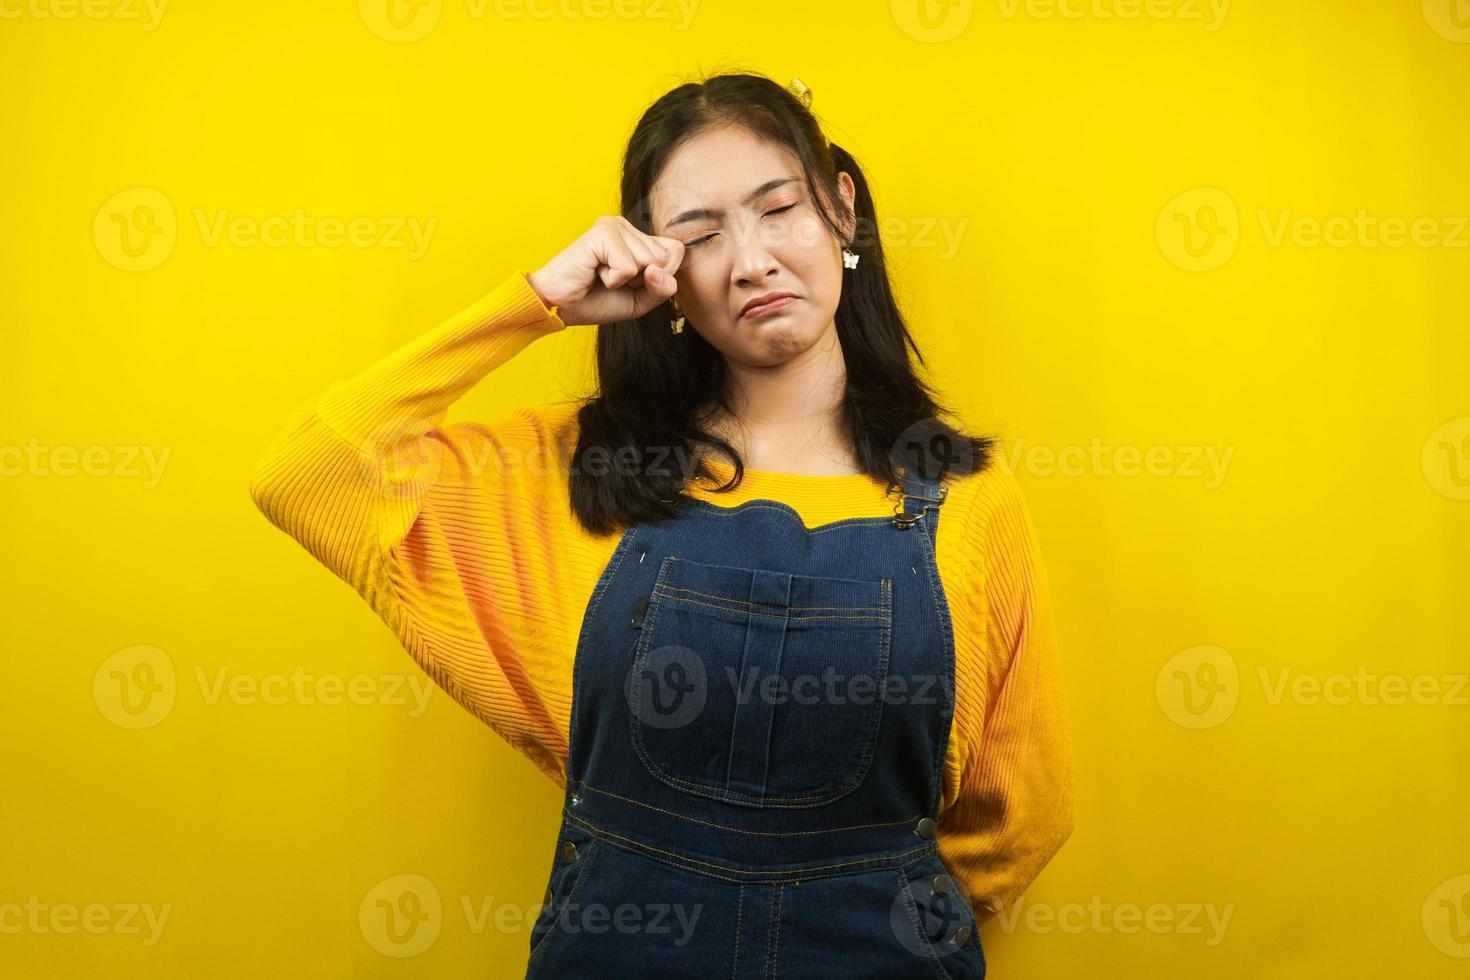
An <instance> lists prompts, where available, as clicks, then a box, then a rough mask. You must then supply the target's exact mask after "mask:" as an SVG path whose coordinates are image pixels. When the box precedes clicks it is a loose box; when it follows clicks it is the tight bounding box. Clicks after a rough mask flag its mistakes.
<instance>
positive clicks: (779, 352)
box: [743, 322, 821, 367]
mask: <svg viewBox="0 0 1470 980" xmlns="http://www.w3.org/2000/svg"><path fill="white" fill-rule="evenodd" d="M746 329H747V330H750V329H751V328H750V327H746ZM753 333H754V336H753V337H751V338H749V339H748V340H747V342H746V343H745V344H744V345H743V346H744V347H745V349H746V351H747V353H748V354H749V356H750V358H751V360H752V363H755V364H759V365H761V366H762V367H769V366H771V365H773V364H780V363H782V362H783V361H789V360H790V359H791V358H793V357H796V356H797V355H799V354H803V353H805V352H806V351H807V350H809V349H810V348H811V347H813V346H814V345H815V344H816V343H817V341H818V340H820V339H821V332H820V331H818V330H814V329H812V328H811V327H809V326H806V325H804V324H801V323H795V322H789V323H788V322H781V323H778V322H771V323H760V324H756V325H755V329H754V331H753Z"/></svg>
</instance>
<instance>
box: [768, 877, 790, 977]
mask: <svg viewBox="0 0 1470 980" xmlns="http://www.w3.org/2000/svg"><path fill="white" fill-rule="evenodd" d="M784 892H785V886H784V885H782V884H781V883H780V882H777V883H776V888H775V891H773V892H772V893H771V905H770V908H771V921H770V923H769V926H770V928H769V931H768V932H767V935H766V975H767V976H768V977H770V978H771V980H775V978H776V957H777V956H779V955H780V952H781V898H782V895H783V894H784Z"/></svg>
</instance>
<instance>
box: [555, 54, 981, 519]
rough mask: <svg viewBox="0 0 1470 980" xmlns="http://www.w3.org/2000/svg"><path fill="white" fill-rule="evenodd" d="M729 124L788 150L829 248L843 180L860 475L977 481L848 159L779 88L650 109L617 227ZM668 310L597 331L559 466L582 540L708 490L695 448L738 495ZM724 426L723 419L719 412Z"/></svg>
mask: <svg viewBox="0 0 1470 980" xmlns="http://www.w3.org/2000/svg"><path fill="white" fill-rule="evenodd" d="M731 124H734V125H738V126H742V127H744V128H745V129H747V130H749V131H750V132H751V133H753V134H755V135H757V136H760V137H763V138H765V139H768V140H771V141H774V142H776V143H779V144H781V145H783V146H785V147H787V148H789V149H790V150H791V151H792V152H793V153H795V154H796V156H797V158H798V159H799V160H800V161H801V166H802V170H803V171H804V172H805V175H806V181H807V187H808V189H809V190H810V192H811V196H812V200H814V201H817V202H820V204H819V206H818V211H819V213H820V214H821V216H822V221H823V223H824V224H826V226H827V227H828V228H829V229H831V231H832V233H833V234H834V235H835V236H837V237H838V238H839V240H840V239H841V237H842V235H843V231H842V228H843V225H844V224H845V222H844V221H843V220H842V219H843V216H842V215H841V214H839V213H837V209H840V208H841V197H840V195H839V191H838V183H837V174H838V173H839V172H841V171H846V172H847V173H848V175H850V176H851V178H852V181H853V184H854V187H855V189H856V196H855V199H854V202H853V205H854V210H855V212H856V215H855V217H856V226H855V229H856V230H855V231H854V233H853V237H852V241H851V242H850V243H847V247H848V248H850V249H851V250H852V251H854V252H856V253H857V254H858V255H859V256H860V258H861V261H859V263H858V265H857V268H856V269H853V270H844V274H843V281H842V296H841V299H840V300H839V301H838V305H837V314H836V328H837V336H838V338H839V340H840V342H841V344H842V354H843V360H844V362H845V364H846V370H847V382H846V388H845V391H844V392H843V400H842V406H841V417H840V423H841V427H842V429H843V430H845V434H846V435H847V436H848V438H849V439H850V440H851V443H852V448H853V450H854V453H855V455H856V457H857V461H858V465H859V466H860V467H861V469H862V470H863V472H865V473H867V474H869V475H870V476H873V477H875V478H877V479H880V480H884V481H895V480H897V479H898V468H899V467H900V466H902V467H905V468H908V469H910V470H911V471H913V470H917V471H919V472H923V473H924V474H925V475H927V476H943V474H944V472H946V471H953V472H959V473H970V472H977V471H979V470H982V469H984V468H985V466H986V465H987V464H988V463H989V461H990V458H991V453H992V451H993V449H994V444H995V440H994V439H993V438H991V437H988V436H971V435H967V434H965V433H963V432H961V431H960V430H959V429H958V428H956V427H955V426H954V425H952V424H951V423H950V422H949V421H945V420H946V419H953V415H952V414H951V413H950V412H949V411H948V410H946V409H945V408H943V407H942V406H940V405H939V404H938V402H937V401H936V398H935V395H934V392H933V391H932V389H931V388H930V387H929V386H928V385H927V384H926V383H925V382H924V381H923V380H922V379H921V378H920V377H919V376H918V373H917V372H916V370H915V368H914V364H913V363H912V362H911V361H910V358H909V352H910V351H912V352H913V355H914V357H915V358H917V359H918V362H919V363H920V364H922V363H923V361H924V359H923V355H922V354H921V353H920V352H919V348H918V346H917V345H916V344H915V343H914V339H913V337H912V336H911V335H910V333H909V330H908V327H907V325H906V324H905V323H904V319H903V316H902V314H901V313H900V312H899V310H898V304H897V303H896V302H895V300H894V297H893V290H892V287H891V285H890V283H889V281H888V270H887V267H886V266H885V264H884V261H883V245H882V242H881V241H880V240H879V237H878V233H877V229H878V221H877V215H876V213H875V211H874V207H873V198H872V195H871V194H870V192H869V190H868V185H867V181H866V179H865V178H864V177H863V172H862V169H861V168H860V167H859V166H858V164H857V161H856V160H854V159H853V157H852V155H851V154H849V153H848V152H847V151H846V150H844V149H843V148H842V147H840V146H838V145H837V144H836V143H829V142H828V141H827V138H826V137H825V136H824V135H823V134H822V130H821V127H820V126H819V125H818V123H817V119H816V117H815V116H813V115H812V113H811V112H810V111H809V110H808V109H807V107H806V106H805V105H803V104H802V102H801V100H800V99H798V98H797V97H796V95H795V94H793V93H792V92H791V91H790V90H788V89H787V88H785V87H784V86H782V85H780V84H778V83H776V82H775V81H773V80H771V79H770V78H767V77H765V76H763V75H758V74H750V73H743V72H741V73H728V74H718V75H713V76H711V77H708V78H706V79H705V80H704V81H702V82H688V83H686V84H683V85H680V86H678V87H677V88H675V89H673V90H672V91H670V92H668V93H666V94H665V95H663V96H662V97H661V98H659V99H658V101H656V102H654V103H653V105H651V106H650V107H649V108H648V110H647V111H646V112H644V114H643V116H642V118H641V119H639V121H638V124H637V126H636V127H635V128H634V131H633V135H632V136H631V138H630V139H629V140H628V146H627V149H626V150H625V152H624V154H623V173H622V187H621V193H622V203H621V209H622V215H623V217H624V218H626V219H627V220H628V221H629V222H630V223H631V224H632V225H633V226H634V227H635V228H637V229H638V230H639V231H641V232H643V233H644V234H649V235H651V234H652V224H651V222H652V215H651V214H650V213H649V211H650V209H649V202H650V200H651V195H652V191H653V185H654V183H655V182H656V181H657V180H658V177H659V174H660V173H661V172H662V171H663V168H664V166H665V164H666V163H667V162H668V160H669V158H670V156H672V154H673V152H674V151H675V150H676V149H677V148H678V147H679V146H680V145H682V144H683V143H685V142H687V141H688V140H690V139H692V138H693V137H694V136H696V135H698V134H699V133H700V132H702V131H704V130H706V129H710V128H715V127H722V126H728V125H731ZM673 316H674V314H673V308H672V303H670V302H665V303H661V304H659V305H658V306H656V307H654V308H653V309H652V310H650V311H648V312H647V313H646V314H644V315H643V316H641V317H639V318H638V319H636V320H627V321H619V322H616V323H605V324H600V325H599V326H598V329H597V378H598V388H599V390H598V393H597V394H595V395H594V396H592V397H590V398H588V399H586V400H585V401H584V402H583V403H582V404H581V406H580V407H579V409H578V412H577V421H578V428H579V432H578V437H577V447H576V451H575V452H574V454H573V456H572V466H571V478H570V479H571V486H570V493H571V503H572V509H573V511H574V512H575V513H576V515H577V519H578V520H579V521H580V522H581V523H582V525H583V526H584V527H586V528H587V529H588V530H589V531H591V532H592V533H594V534H606V533H610V532H611V531H614V530H616V529H618V528H620V527H623V526H626V525H628V524H631V523H634V522H639V521H657V520H661V519H664V518H667V517H669V516H672V515H673V514H674V513H675V512H676V509H677V508H676V503H677V501H676V499H675V498H677V497H678V495H679V493H680V492H681V491H682V490H683V488H684V484H685V481H686V480H688V479H690V478H693V477H695V476H699V477H703V478H705V479H708V480H709V481H710V482H711V483H715V482H718V481H717V480H716V478H715V476H714V474H713V473H711V472H710V471H709V470H708V469H707V468H706V467H705V466H704V464H703V463H701V462H698V461H697V459H696V454H695V449H694V447H695V445H696V444H699V445H703V446H707V447H709V448H710V449H711V450H713V451H714V452H715V453H719V454H722V455H724V456H725V457H727V458H728V459H729V461H730V464H731V465H732V466H733V467H734V470H735V472H734V474H733V476H732V478H731V480H730V482H729V483H727V484H725V485H723V486H719V487H717V489H718V490H720V491H728V490H732V489H734V488H735V486H736V485H737V484H739V482H740V480H741V478H742V477H743V475H744V472H745V466H744V461H743V460H741V458H740V456H739V453H738V452H737V451H736V450H735V448H734V447H733V446H731V445H730V444H729V443H728V442H726V441H725V440H723V439H721V438H720V437H718V436H717V435H715V434H714V433H713V432H712V431H707V430H706V429H705V427H704V422H705V421H707V420H706V419H704V418H701V417H699V408H700V406H703V405H708V404H714V405H718V406H721V407H723V408H724V409H725V410H726V411H727V412H731V411H732V409H731V404H730V400H729V392H728V391H727V390H726V387H725V361H724V356H723V355H722V354H720V352H719V351H717V350H716V349H715V348H714V347H712V346H710V344H709V343H708V342H707V341H705V340H704V339H703V338H702V337H700V336H699V334H698V333H697V332H696V331H694V330H692V329H686V330H684V331H682V332H681V333H678V334H673V333H672V332H671V331H670V328H669V324H670V321H671V320H672V319H673ZM732 414H733V412H732Z"/></svg>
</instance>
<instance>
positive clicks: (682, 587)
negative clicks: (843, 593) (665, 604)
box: [664, 569, 883, 612]
mask: <svg viewBox="0 0 1470 980" xmlns="http://www.w3.org/2000/svg"><path fill="white" fill-rule="evenodd" d="M746 571H754V569H746ZM791 577H792V578H797V577H798V576H796V575H792V576H791ZM814 577H819V576H807V578H814ZM820 577H825V576H820ZM839 581H843V580H840V579H839ZM848 581H851V580H848ZM664 591H665V592H688V593H690V594H692V595H699V596H704V597H705V598H706V599H718V600H719V601H721V602H731V603H734V604H736V605H740V606H749V605H752V603H751V602H749V601H747V600H745V599H736V598H735V597H733V596H723V595H714V594H713V593H709V592H701V591H699V590H698V589H691V588H689V587H688V586H685V585H666V586H664ZM669 598H671V599H677V598H679V597H678V596H670V597H669ZM757 601H759V600H757ZM761 604H762V605H766V606H776V607H777V608H785V609H788V610H791V611H802V612H805V611H808V610H814V609H815V610H824V609H836V610H839V611H841V612H880V611H881V610H882V608H883V607H882V606H784V607H783V606H782V605H781V604H780V603H776V602H763V603H761Z"/></svg>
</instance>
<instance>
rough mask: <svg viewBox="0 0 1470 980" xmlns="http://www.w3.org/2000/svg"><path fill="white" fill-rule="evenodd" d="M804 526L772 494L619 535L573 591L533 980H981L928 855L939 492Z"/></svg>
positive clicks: (937, 645) (942, 874)
mask: <svg viewBox="0 0 1470 980" xmlns="http://www.w3.org/2000/svg"><path fill="white" fill-rule="evenodd" d="M899 486H900V484H894V485H891V486H890V487H889V495H890V496H894V497H895V500H896V504H895V508H894V514H893V516H891V517H873V518H852V519H848V520H842V521H836V522H833V523H830V524H823V525H821V526H819V527H815V528H810V529H808V528H807V527H805V526H804V525H803V523H802V520H801V518H800V516H799V515H798V513H797V512H796V510H794V509H793V508H792V507H790V506H789V505H787V504H784V503H781V502H779V501H774V500H764V499H762V500H751V501H747V502H746V503H743V504H741V505H739V506H737V507H732V508H725V507H717V506H715V505H713V504H711V503H708V502H706V501H703V500H696V499H694V498H692V497H689V496H687V495H685V496H681V497H679V498H678V507H679V513H678V515H677V516H675V517H674V518H671V519H668V520H664V521H659V522H652V523H642V524H634V525H632V526H630V527H629V528H628V529H627V530H626V531H624V533H623V536H622V538H621V540H620V541H619V543H618V545H617V547H616V548H615V550H614V551H613V554H612V557H611V559H610V560H609V562H608V564H607V567H606V568H605V569H604V570H603V572H602V575H601V577H600V578H599V580H598V582H597V585H596V587H595V588H594V589H593V592H592V596H591V598H590V600H589V602H588V608H587V614H586V618H585V620H584V621H583V624H582V631H581V635H580V638H579V641H578V646H577V653H576V660H575V664H574V668H573V681H572V713H571V731H570V739H569V754H568V758H567V792H566V798H565V804H564V807H563V811H562V825H561V831H560V834H559V835H558V838H557V842H556V850H555V853H554V855H553V857H552V866H551V874H550V880H549V883H548V884H549V887H548V888H547V892H546V896H545V900H544V905H543V907H542V909H541V912H540V914H539V916H538V918H537V920H536V922H535V924H534V926H533V928H532V933H531V948H530V958H529V960H528V963H527V972H526V976H527V977H556V978H564V977H617V978H621V977H629V978H657V977H679V978H690V977H697V978H704V977H720V978H724V977H729V978H733V980H740V978H777V977H784V978H801V977H813V978H816V977H821V978H824V980H825V978H828V977H843V978H859V977H882V978H905V977H913V978H927V980H962V978H963V980H977V978H981V977H983V976H984V975H985V958H984V955H983V954H982V952H981V949H980V940H979V935H978V932H977V930H976V928H975V919H974V915H973V911H972V910H971V909H970V907H969V906H968V904H967V903H966V902H965V900H964V898H963V897H962V896H961V895H960V893H959V891H958V889H957V888H956V886H955V883H954V882H953V880H952V879H951V878H950V877H949V875H948V874H947V872H946V869H945V867H944V865H943V864H942V863H941V862H940V860H939V856H938V840H937V831H938V827H937V820H938V815H939V802H940V793H941V777H942V772H943V768H942V767H943V763H944V758H945V749H946V744H947V742H948V739H949V729H950V721H951V718H952V717H953V713H954V699H953V691H954V637H953V633H952V631H951V624H950V617H949V607H948V604H947V603H946V601H945V596H944V590H943V587H942V585H941V583H940V581H939V573H938V569H937V568H936V566H935V559H934V543H935V529H936V526H937V522H938V517H939V505H940V504H941V503H942V502H943V500H944V496H945V490H944V487H943V484H942V483H941V481H939V480H936V479H929V478H925V477H921V476H919V475H917V474H912V475H911V474H910V473H905V474H904V476H903V479H902V483H901V487H902V493H896V491H897V490H898V488H899Z"/></svg>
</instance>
